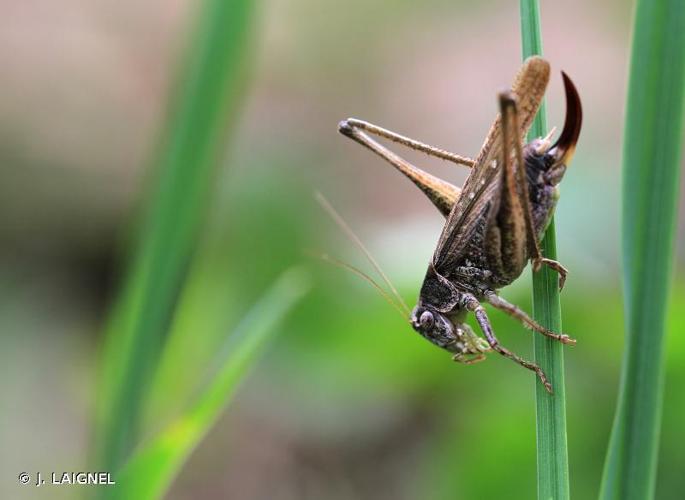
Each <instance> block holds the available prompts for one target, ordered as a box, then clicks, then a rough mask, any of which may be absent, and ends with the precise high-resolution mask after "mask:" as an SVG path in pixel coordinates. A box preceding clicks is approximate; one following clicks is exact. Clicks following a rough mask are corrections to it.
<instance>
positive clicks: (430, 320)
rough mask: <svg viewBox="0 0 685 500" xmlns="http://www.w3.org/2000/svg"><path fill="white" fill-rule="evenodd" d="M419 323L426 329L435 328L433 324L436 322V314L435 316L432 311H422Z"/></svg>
mask: <svg viewBox="0 0 685 500" xmlns="http://www.w3.org/2000/svg"><path fill="white" fill-rule="evenodd" d="M419 324H420V325H421V328H422V329H424V330H428V329H430V328H433V325H434V324H435V316H433V313H432V312H430V311H423V312H422V313H421V317H420V318H419Z"/></svg>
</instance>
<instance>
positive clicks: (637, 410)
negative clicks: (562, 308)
mask: <svg viewBox="0 0 685 500" xmlns="http://www.w3.org/2000/svg"><path fill="white" fill-rule="evenodd" d="M683 89H685V3H683V2H682V0H663V1H654V0H638V2H637V8H636V11H635V24H634V31H633V42H632V55H631V64H630V81H629V85H628V102H627V114H626V125H625V129H624V139H623V288H624V302H625V312H626V346H625V352H624V357H623V366H622V372H621V383H620V391H619V399H618V405H617V410H616V416H615V419H614V425H613V429H612V432H611V439H610V442H609V449H608V453H607V459H606V463H605V467H604V475H603V478H602V487H601V492H600V498H602V499H607V500H608V499H622V500H632V499H640V500H643V499H647V498H653V497H654V488H655V481H656V465H657V451H658V444H659V427H660V423H661V408H662V398H663V385H664V348H665V333H666V332H665V324H664V323H665V316H666V309H667V303H668V296H669V289H670V285H671V274H672V273H671V268H672V257H673V239H674V231H675V223H676V210H677V200H678V188H679V175H680V161H681V154H682V137H683V136H682V132H683V104H684V103H683V95H684V94H683Z"/></svg>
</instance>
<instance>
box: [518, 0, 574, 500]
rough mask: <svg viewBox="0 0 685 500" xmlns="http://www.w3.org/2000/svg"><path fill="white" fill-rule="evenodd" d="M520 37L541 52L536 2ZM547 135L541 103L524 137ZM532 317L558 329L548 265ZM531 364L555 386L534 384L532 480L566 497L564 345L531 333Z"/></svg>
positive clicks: (524, 16) (551, 238) (542, 492)
mask: <svg viewBox="0 0 685 500" xmlns="http://www.w3.org/2000/svg"><path fill="white" fill-rule="evenodd" d="M520 7H521V40H522V46H523V58H524V59H525V58H526V57H529V56H531V55H535V54H540V55H541V54H542V35H541V30H540V9H539V2H538V0H521V3H520ZM546 133H547V124H546V117H545V107H544V103H543V105H542V106H541V107H540V111H539V112H538V114H537V116H536V117H535V121H534V122H533V125H532V127H531V129H530V132H529V134H528V138H529V139H532V138H535V137H542V136H544V135H546ZM540 248H541V250H542V254H543V255H544V256H545V257H548V258H550V259H556V258H557V251H556V237H555V229H554V219H552V222H551V223H550V225H549V228H548V229H547V232H546V233H545V236H544V238H543V240H542V242H541V243H540ZM533 317H534V318H535V319H536V320H537V321H538V322H539V323H540V324H542V325H543V326H545V327H547V328H549V329H550V330H553V331H555V332H560V331H561V306H560V303H559V288H558V276H557V274H556V273H555V272H554V271H552V270H550V269H549V268H547V267H544V266H543V268H542V269H541V270H540V272H537V273H533ZM534 349H535V362H536V363H537V364H538V365H540V367H541V368H542V369H543V370H544V371H545V374H546V375H547V377H548V378H549V380H550V382H551V383H552V387H554V395H550V394H549V393H548V392H547V391H546V390H545V388H544V386H543V385H542V384H541V383H540V381H539V380H538V381H536V383H535V401H536V428H537V482H538V498H539V499H545V500H546V499H550V498H552V499H555V500H561V499H568V498H569V477H568V449H567V444H566V391H565V387H564V351H563V346H562V345H561V344H560V343H559V342H556V341H554V340H551V339H549V338H547V337H543V336H542V335H535V336H534Z"/></svg>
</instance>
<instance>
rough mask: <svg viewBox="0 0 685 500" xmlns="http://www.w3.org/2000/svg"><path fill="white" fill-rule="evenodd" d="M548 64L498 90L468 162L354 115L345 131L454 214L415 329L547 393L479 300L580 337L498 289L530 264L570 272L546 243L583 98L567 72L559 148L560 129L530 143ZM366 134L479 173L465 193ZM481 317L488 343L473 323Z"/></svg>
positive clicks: (458, 355)
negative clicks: (520, 375) (506, 365)
mask: <svg viewBox="0 0 685 500" xmlns="http://www.w3.org/2000/svg"><path fill="white" fill-rule="evenodd" d="M549 74H550V70H549V64H548V63H547V62H546V61H545V60H544V59H542V58H540V57H531V58H529V59H527V60H526V61H525V63H524V64H523V67H522V68H521V70H520V71H519V73H518V75H517V77H516V80H515V82H514V84H513V86H512V89H511V91H506V92H502V93H500V94H499V109H500V113H499V116H498V117H497V118H496V120H495V122H494V124H493V125H492V127H491V128H490V131H489V132H488V135H487V138H486V139H485V142H484V144H483V146H482V148H481V150H480V153H479V154H478V156H477V157H476V159H470V158H465V157H463V156H459V155H456V154H453V153H450V152H448V151H445V150H442V149H438V148H435V147H432V146H428V145H426V144H424V143H421V142H419V141H414V140H412V139H409V138H407V137H404V136H401V135H398V134H395V133H393V132H390V131H388V130H385V129H383V128H380V127H377V126H375V125H372V124H370V123H367V122H364V121H361V120H356V119H348V120H345V121H342V122H341V123H340V125H339V130H340V132H341V133H343V134H344V135H346V136H348V137H350V138H352V139H354V140H355V141H357V142H359V143H360V144H362V145H364V146H366V147H367V148H369V149H371V150H372V151H374V152H375V153H377V154H378V155H380V156H381V157H383V158H384V159H385V160H387V161H388V162H390V163H391V164H392V165H393V166H395V167H396V168H397V169H398V170H400V171H401V172H402V173H403V174H404V175H406V176H407V177H409V178H410V179H411V180H412V181H413V182H414V183H415V184H416V185H417V186H418V187H419V188H420V189H421V190H422V191H423V192H424V193H425V194H426V195H427V196H428V198H430V200H431V201H432V202H433V203H434V204H435V206H436V207H437V208H438V210H439V211H440V212H441V213H442V214H443V215H444V216H446V217H447V221H446V222H445V226H444V228H443V230H442V234H441V235H440V239H439V240H438V244H437V247H436V249H435V253H434V254H433V257H432V259H431V261H430V263H429V265H428V271H427V272H426V277H425V279H424V282H423V286H422V287H421V293H420V297H419V300H418V304H417V305H416V307H415V308H414V310H413V312H412V313H411V318H410V321H411V324H412V326H413V327H414V329H415V330H416V331H417V332H419V333H420V334H421V335H422V336H424V337H425V338H426V339H428V340H430V341H431V342H432V343H434V344H435V345H437V346H439V347H442V348H443V349H446V350H447V351H449V352H451V353H453V359H454V360H456V361H459V362H463V363H467V364H470V363H475V362H477V361H481V360H483V359H484V358H485V353H486V352H487V351H489V350H494V351H496V352H498V353H500V354H502V355H503V356H506V357H507V358H509V359H512V360H514V361H516V362H517V363H519V364H521V365H522V366H524V367H526V368H528V369H530V370H533V371H534V372H535V373H536V374H537V375H538V377H539V378H540V380H541V382H542V383H543V384H544V385H545V387H546V388H547V390H548V391H550V392H552V387H551V385H550V383H549V381H548V380H547V377H546V376H545V374H544V372H543V371H542V370H541V369H540V367H538V366H537V365H536V364H534V363H532V362H530V361H527V360H525V359H523V358H521V357H520V356H518V355H517V354H515V353H513V352H511V351H510V350H508V349H506V348H505V347H503V346H502V345H501V344H500V343H499V341H498V340H497V337H496V336H495V333H494V332H493V329H492V327H491V325H490V322H489V320H488V317H487V314H486V312H485V309H484V308H483V306H482V305H481V302H487V303H489V304H491V305H492V306H494V307H495V308H497V309H500V310H502V311H504V312H506V313H507V314H509V315H511V316H513V317H515V318H517V319H518V320H519V321H521V322H522V323H523V324H524V325H525V326H526V327H528V328H530V329H532V330H534V331H535V332H538V333H541V334H542V335H546V336H548V337H551V338H553V339H556V340H558V341H560V342H563V343H565V344H574V343H575V340H573V339H571V338H570V337H568V336H567V335H563V334H560V333H555V332H552V331H549V330H548V329H546V328H544V327H543V326H542V325H540V324H538V323H537V322H535V321H534V320H533V319H532V318H530V317H529V316H528V315H527V314H526V313H525V312H523V311H522V310H521V309H519V308H518V307H516V306H515V305H512V304H510V303H508V302H507V301H505V300H504V299H502V298H501V297H500V296H499V295H498V294H497V291H498V290H499V289H500V288H502V287H504V286H506V285H509V284H510V283H512V282H513V281H514V280H515V279H516V278H518V277H519V275H520V274H521V272H522V271H523V269H524V268H525V266H526V264H527V263H528V261H531V263H532V265H533V269H534V270H535V271H537V270H538V269H539V268H540V267H541V266H542V265H547V266H550V267H551V268H553V269H555V270H556V271H557V272H558V273H559V287H560V288H562V287H563V284H564V280H565V279H566V273H567V271H566V269H565V268H564V267H563V266H562V265H561V264H559V263H558V262H556V261H553V260H550V259H546V258H545V257H544V256H543V255H542V254H541V252H540V245H539V242H540V240H541V238H542V236H543V234H544V232H545V230H546V228H547V226H548V224H549V221H550V219H551V217H552V214H553V212H554V207H555V205H556V202H557V199H558V196H559V195H558V188H557V185H558V184H559V182H560V181H561V179H562V177H563V175H564V172H565V171H566V167H567V165H568V164H569V161H570V159H571V157H572V155H573V152H574V149H575V145H576V142H577V140H578V136H579V134H580V127H581V121H582V111H581V104H580V98H579V97H578V93H577V91H576V89H575V87H574V85H573V83H572V82H571V80H570V79H569V78H568V76H567V75H566V74H565V73H563V72H562V76H563V81H564V88H565V91H566V107H567V109H566V120H565V123H564V129H563V131H562V133H561V135H560V136H559V138H558V140H557V141H556V143H555V144H552V143H551V136H552V135H553V132H554V131H552V132H550V134H549V135H547V136H546V137H543V138H539V139H535V140H533V141H531V142H530V143H528V144H525V145H523V142H524V140H525V136H526V133H527V131H528V129H529V128H530V125H531V123H532V121H533V118H534V117H535V114H536V113H537V111H538V108H539V107H540V103H541V102H542V99H543V96H544V93H545V89H546V87H547V83H548V81H549ZM368 134H374V135H377V136H380V137H384V138H386V139H390V140H392V141H394V142H397V143H400V144H403V145H405V146H408V147H411V148H413V149H416V150H418V151H422V152H425V153H427V154H429V155H432V156H435V157H438V158H442V159H445V160H449V161H452V162H454V163H457V164H460V165H465V166H467V167H470V168H471V172H470V175H469V177H468V178H467V180H466V182H465V184H464V186H463V187H462V189H459V188H457V187H456V186H453V185H452V184H450V183H448V182H445V181H443V180H442V179H439V178H437V177H434V176H432V175H430V174H428V173H426V172H424V171H422V170H420V169H419V168H417V167H415V166H413V165H412V164H410V163H409V162H407V161H406V160H404V159H402V158H401V157H399V156H398V155H396V154H395V153H393V152H392V151H390V150H388V149H387V148H385V147H384V146H382V145H381V144H379V143H378V142H376V141H375V140H373V139H371V137H370V136H369V135H368ZM468 312H473V313H474V314H475V316H476V320H477V322H478V325H479V326H480V328H481V330H482V331H483V333H484V335H485V339H483V338H481V337H479V336H477V335H476V334H475V333H474V332H473V330H472V329H471V328H470V327H469V326H468V325H467V324H466V323H465V317H466V314H467V313H468Z"/></svg>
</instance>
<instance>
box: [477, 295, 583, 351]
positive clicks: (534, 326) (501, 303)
mask: <svg viewBox="0 0 685 500" xmlns="http://www.w3.org/2000/svg"><path fill="white" fill-rule="evenodd" d="M485 299H486V300H487V301H488V303H489V304H490V305H492V306H493V307H495V308H497V309H499V310H500V311H504V312H505V313H507V314H508V315H509V316H511V317H512V318H516V319H517V320H519V321H520V322H521V323H523V325H524V326H526V327H527V328H530V329H531V330H533V331H535V332H538V333H541V334H542V335H544V336H545V337H549V338H552V339H554V340H558V341H559V342H561V343H562V344H568V345H575V344H576V339H574V338H571V337H569V336H568V335H565V334H563V333H554V332H553V331H551V330H548V329H547V328H545V327H544V326H542V325H541V324H540V323H538V322H537V321H535V320H534V319H533V318H531V317H530V316H528V315H527V314H526V313H525V312H524V311H523V310H522V309H520V308H519V307H517V306H515V305H514V304H511V303H509V302H507V301H506V300H504V299H503V298H502V297H500V296H499V295H497V294H496V293H495V292H490V293H487V294H486V295H485Z"/></svg>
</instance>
